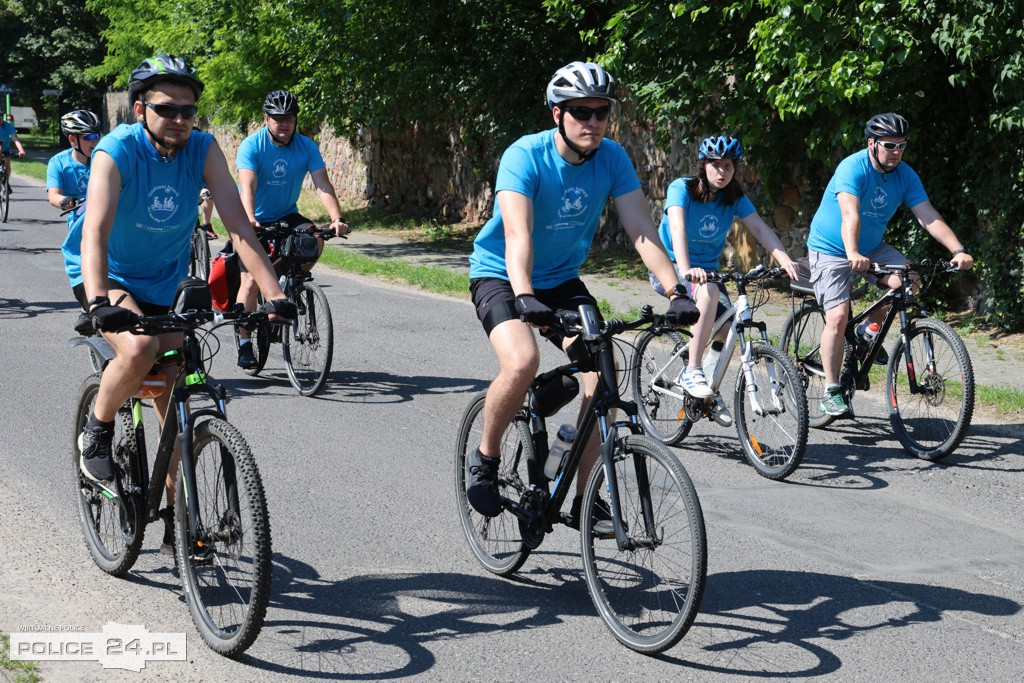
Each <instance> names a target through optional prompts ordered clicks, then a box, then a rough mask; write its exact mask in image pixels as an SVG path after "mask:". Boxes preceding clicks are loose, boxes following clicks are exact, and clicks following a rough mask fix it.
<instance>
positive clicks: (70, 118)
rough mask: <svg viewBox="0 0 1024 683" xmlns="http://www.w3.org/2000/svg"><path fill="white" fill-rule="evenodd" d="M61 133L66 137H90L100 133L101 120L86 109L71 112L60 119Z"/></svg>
mask: <svg viewBox="0 0 1024 683" xmlns="http://www.w3.org/2000/svg"><path fill="white" fill-rule="evenodd" d="M60 132H61V133H62V134H64V135H89V134H91V133H99V132H100V119H99V117H98V116H96V114H93V113H92V112H91V111H87V110H85V109H76V110H74V111H69V112H68V113H67V114H64V116H62V117H60Z"/></svg>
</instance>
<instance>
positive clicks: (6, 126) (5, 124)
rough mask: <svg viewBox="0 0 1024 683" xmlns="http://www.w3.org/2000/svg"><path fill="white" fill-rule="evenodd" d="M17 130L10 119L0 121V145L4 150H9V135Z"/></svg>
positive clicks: (10, 147)
mask: <svg viewBox="0 0 1024 683" xmlns="http://www.w3.org/2000/svg"><path fill="white" fill-rule="evenodd" d="M17 132H18V131H17V130H15V128H14V124H13V123H11V122H10V121H0V147H2V148H3V150H4V151H5V152H10V151H11V149H12V146H11V136H12V135H15V134H17Z"/></svg>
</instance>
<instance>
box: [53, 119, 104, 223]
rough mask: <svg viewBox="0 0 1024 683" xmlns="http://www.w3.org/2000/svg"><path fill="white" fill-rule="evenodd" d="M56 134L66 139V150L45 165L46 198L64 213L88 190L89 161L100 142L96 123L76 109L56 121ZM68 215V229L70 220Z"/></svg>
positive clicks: (83, 196)
mask: <svg viewBox="0 0 1024 683" xmlns="http://www.w3.org/2000/svg"><path fill="white" fill-rule="evenodd" d="M60 132H61V133H63V134H64V135H66V136H67V138H68V143H69V144H70V145H71V148H70V149H66V150H64V151H63V152H59V153H58V154H54V155H53V156H52V157H50V161H49V162H47V164H46V198H47V200H48V201H49V202H50V204H51V205H52V206H54V207H55V208H57V209H60V210H61V211H67V210H68V209H70V208H71V207H73V206H74V205H75V202H76V201H78V200H80V199H85V191H86V190H87V189H88V187H89V160H90V158H91V157H92V151H93V149H94V148H95V147H96V145H97V144H99V141H100V134H101V133H100V119H99V117H98V116H96V114H93V113H92V112H91V111H87V110H85V109H76V110H75V111H70V112H68V113H67V114H64V116H62V117H60ZM74 217H75V216H74V214H71V213H69V214H68V217H67V218H68V228H69V229H70V227H71V221H72V220H74Z"/></svg>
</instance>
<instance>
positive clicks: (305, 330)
mask: <svg viewBox="0 0 1024 683" xmlns="http://www.w3.org/2000/svg"><path fill="white" fill-rule="evenodd" d="M295 303H296V305H297V306H298V309H299V315H298V317H296V319H295V322H294V323H292V324H291V325H289V326H288V327H286V328H285V332H284V344H283V347H282V350H283V355H284V362H285V366H286V367H287V368H288V379H289V380H291V383H292V386H294V387H295V389H296V390H298V392H299V393H300V394H302V395H303V396H312V395H313V394H315V393H316V392H318V391H319V390H320V388H321V387H322V386H323V385H324V382H326V381H327V375H328V373H330V371H331V358H332V356H333V355H334V322H333V320H332V318H331V307H330V305H329V304H328V303H327V296H326V295H325V294H324V292H323V290H322V289H320V287H318V286H317V285H314V284H309V283H303V284H300V285H298V286H297V287H296V289H295Z"/></svg>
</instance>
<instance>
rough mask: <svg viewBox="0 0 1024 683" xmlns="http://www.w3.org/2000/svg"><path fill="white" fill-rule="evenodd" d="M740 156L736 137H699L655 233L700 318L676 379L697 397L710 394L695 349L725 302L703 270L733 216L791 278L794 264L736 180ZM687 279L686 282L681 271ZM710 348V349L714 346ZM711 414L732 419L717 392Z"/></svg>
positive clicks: (726, 421) (713, 262)
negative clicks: (690, 173) (690, 170)
mask: <svg viewBox="0 0 1024 683" xmlns="http://www.w3.org/2000/svg"><path fill="white" fill-rule="evenodd" d="M741 159H743V145H742V144H741V143H740V141H739V138H732V137H729V136H725V135H719V136H716V137H710V138H704V140H702V141H701V143H700V147H699V148H698V150H697V161H698V166H699V170H698V173H697V176H696V177H684V178H679V179H677V180H674V181H672V183H671V184H670V185H669V186H668V191H667V192H666V193H665V214H664V216H662V219H661V226H660V227H659V228H658V234H659V236H660V237H661V241H662V243H663V244H664V245H665V248H666V249H667V250H668V254H669V257H670V258H671V259H672V261H673V263H675V264H676V272H677V273H679V275H680V281H682V282H683V285H684V286H687V287H688V288H689V291H690V296H692V297H693V298H694V300H696V302H697V309H698V310H699V311H700V320H698V321H697V322H696V323H694V324H693V326H692V327H691V328H690V332H691V333H692V334H693V337H692V338H691V339H690V353H689V356H688V358H689V361H688V363H687V366H686V368H684V369H683V372H682V373H681V374H680V376H679V379H678V380H677V381H678V382H679V384H680V385H682V387H683V389H685V390H686V392H687V393H689V394H690V395H692V396H696V397H697V398H711V397H712V396H715V394H714V392H712V390H711V387H709V386H708V383H707V378H706V377H705V375H704V366H703V359H702V358H701V354H702V353H703V350H704V347H705V346H706V345H707V343H708V337H709V336H710V335H711V328H712V327H713V326H714V323H715V318H716V317H717V315H719V314H721V313H724V312H725V311H726V309H727V308H728V301H729V295H728V294H727V293H726V290H725V285H723V284H722V283H709V282H708V281H707V272H706V271H709V270H711V271H717V270H718V259H719V258H720V257H721V255H722V252H723V251H724V250H725V241H726V237H728V235H729V229H730V228H732V224H733V219H735V218H739V219H740V220H742V221H743V224H744V225H746V226H747V229H749V230H750V232H751V233H753V235H754V237H755V238H757V241H758V242H760V243H761V245H762V246H763V247H764V248H765V249H767V250H768V252H769V253H770V254H771V255H772V256H773V257H774V258H775V260H776V261H778V262H779V265H780V266H782V267H783V268H785V269H786V272H787V273H788V274H789V276H790V277H791V278H793V279H794V280H795V279H796V278H797V270H796V264H795V263H793V260H792V259H791V258H790V257H789V254H787V253H786V250H785V248H784V247H783V246H782V242H780V241H779V238H778V237H777V236H776V235H775V233H774V232H773V231H772V229H771V228H769V227H768V225H767V224H766V223H765V222H764V220H763V219H762V218H761V216H759V215H758V213H757V211H756V210H755V209H754V205H753V204H751V203H750V200H749V199H747V196H746V194H744V193H743V188H742V187H741V186H740V183H739V181H738V180H736V164H737V163H739V161H740V160H741ZM686 275H689V276H690V277H691V281H690V282H687V281H686V280H685V276H686ZM651 286H652V287H654V290H655V291H656V292H658V293H659V294H661V295H664V294H665V289H664V288H663V287H662V286H661V283H660V282H659V281H658V278H657V277H655V276H654V274H653V273H651ZM727 332H728V328H723V330H722V332H721V336H720V337H719V338H718V339H717V340H716V341H714V342H712V348H716V347H715V345H716V344H717V345H718V346H717V349H720V348H721V342H722V340H724V339H725V336H726V333H727ZM717 349H716V350H717ZM711 417H712V418H713V419H714V420H715V422H717V423H718V424H720V425H722V426H725V427H728V426H730V425H732V415H731V414H730V413H729V410H728V409H727V408H726V406H725V402H724V401H723V400H722V397H721V396H715V407H714V409H713V410H712V412H711Z"/></svg>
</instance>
